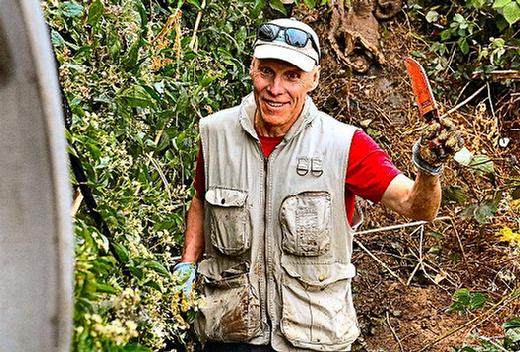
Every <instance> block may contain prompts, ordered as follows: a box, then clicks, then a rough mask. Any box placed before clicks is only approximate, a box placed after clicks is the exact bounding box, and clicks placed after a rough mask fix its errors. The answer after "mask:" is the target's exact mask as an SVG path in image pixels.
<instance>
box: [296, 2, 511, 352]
mask: <svg viewBox="0 0 520 352" xmlns="http://www.w3.org/2000/svg"><path fill="white" fill-rule="evenodd" d="M330 12H331V11H330V9H329V10H322V12H321V13H319V12H318V11H316V10H314V11H313V12H309V11H305V12H303V13H298V14H297V15H298V17H300V18H304V20H305V21H307V22H312V25H313V26H314V28H317V31H318V33H319V34H320V37H321V38H322V47H323V48H324V50H323V51H324V54H325V55H324V58H323V60H322V76H321V83H320V87H319V88H318V89H317V91H316V92H314V94H313V98H314V100H315V102H316V103H317V105H318V106H319V107H320V108H321V109H323V110H324V111H326V112H328V113H329V114H331V115H332V116H335V117H336V118H338V119H340V120H342V121H345V122H348V123H351V124H353V125H356V126H359V127H362V128H363V129H364V130H365V131H367V132H368V133H369V134H370V135H371V136H372V137H373V138H374V139H375V140H376V141H377V142H378V143H379V144H380V145H381V146H383V147H384V148H385V149H386V150H387V151H388V152H389V154H390V155H391V156H392V159H393V160H394V162H395V163H396V165H397V166H398V167H399V168H400V169H401V170H402V171H403V172H404V173H405V174H406V175H408V176H414V172H415V171H414V169H413V167H412V164H411V162H410V150H411V146H412V144H413V142H414V141H415V140H416V139H417V137H418V134H419V131H420V129H421V127H422V126H423V121H421V120H420V118H419V114H418V111H417V109H416V107H414V103H413V96H412V92H411V88H410V85H409V83H408V77H407V76H406V72H405V67H404V64H403V60H404V58H405V57H406V56H408V55H410V54H411V53H412V52H418V51H422V52H426V51H427V47H426V44H425V43H424V42H423V41H421V40H420V37H418V36H417V35H416V34H415V33H414V32H413V30H412V28H411V27H410V25H409V22H408V20H407V16H406V13H405V12H404V11H401V12H400V14H399V15H398V17H397V18H395V19H394V20H392V21H390V22H386V23H384V24H383V25H382V28H381V30H380V31H381V42H382V48H381V52H382V54H383V55H384V59H385V64H384V65H377V64H375V65H374V64H372V65H371V66H370V67H369V68H368V69H367V70H366V72H365V73H364V74H355V73H353V70H352V69H351V68H349V67H348V66H346V65H345V61H344V60H342V59H341V56H338V55H337V54H336V52H337V48H335V45H336V44H335V43H334V41H331V40H330V39H329V40H328V41H327V40H325V39H324V38H327V36H328V37H329V38H330V32H329V28H330V16H335V15H334V13H333V14H332V15H331V13H330ZM331 43H332V46H331ZM376 61H377V60H376ZM354 71H355V70H354ZM444 74H445V75H446V76H449V74H450V72H449V71H448V70H447V71H446V72H445V73H444ZM479 84H480V86H479ZM459 91H460V94H459V96H458V97H457V99H456V103H455V104H453V103H450V102H449V100H447V99H439V105H440V108H441V113H446V112H449V116H450V118H451V119H453V120H454V121H455V122H456V123H457V124H458V126H460V128H461V130H462V133H463V136H464V139H465V141H466V147H467V148H468V149H469V150H470V151H472V152H473V153H475V154H485V155H487V156H488V157H489V158H490V159H491V160H492V161H493V163H494V175H495V176H494V177H493V179H489V178H488V177H484V176H482V175H481V174H479V173H477V172H474V171H471V170H469V169H468V168H465V167H463V166H461V165H459V164H457V163H456V162H454V161H450V162H449V164H448V166H447V167H446V169H445V171H444V173H443V175H442V182H443V185H444V187H445V188H446V190H445V192H444V193H445V196H444V198H443V207H442V209H441V214H439V215H440V216H442V217H443V220H442V221H436V222H434V223H431V224H427V225H424V226H423V225H420V226H412V227H406V228H402V229H397V230H393V231H378V232H371V233H364V234H360V235H358V236H357V237H356V240H357V241H358V242H359V243H360V244H361V246H360V245H357V246H356V250H355V253H354V264H355V265H356V267H357V270H358V276H357V277H356V279H355V280H354V285H353V290H354V294H355V304H356V307H357V311H358V319H359V321H360V324H361V328H362V336H363V338H362V339H361V340H360V341H359V343H357V344H356V346H355V347H354V350H355V351H400V352H402V351H451V350H452V349H451V348H452V347H460V346H461V345H462V343H463V342H471V341H473V340H474V336H477V335H478V336H480V337H482V338H486V337H493V338H496V337H500V336H501V335H502V334H503V330H502V324H503V323H504V321H506V320H507V319H508V318H512V317H514V316H519V315H520V301H519V299H518V298H516V299H515V298H513V297H511V296H510V293H511V292H512V291H513V290H514V289H516V288H518V282H519V278H520V248H519V247H515V246H514V245H513V244H511V243H508V242H503V241H502V242H501V241H500V238H499V237H498V236H497V233H498V232H499V231H500V230H501V229H504V228H506V227H509V228H518V226H519V225H518V223H519V222H520V218H519V213H520V207H519V205H518V204H517V203H518V202H516V203H515V202H513V200H512V199H511V197H510V195H509V193H507V192H506V193H504V194H507V195H505V196H504V197H503V198H502V199H501V200H500V202H499V204H498V210H497V212H496V213H495V215H494V216H493V217H490V219H489V222H488V223H479V222H477V221H475V218H473V217H471V209H470V210H468V207H470V206H471V205H472V204H473V205H475V204H477V205H478V204H483V203H485V202H486V201H487V200H488V199H489V197H492V196H493V195H496V194H497V190H499V191H502V190H504V189H505V188H507V187H508V184H509V183H508V182H510V181H511V180H513V179H514V178H515V179H516V180H518V177H519V170H520V165H519V161H518V160H519V157H520V154H519V152H520V142H519V138H518V136H519V130H518V129H519V127H520V126H519V125H520V116H519V111H520V93H515V92H513V93H511V92H508V93H500V94H494V93H492V92H491V89H490V86H489V84H487V85H486V84H485V83H484V85H483V88H482V81H479V82H472V81H469V82H467V84H466V85H465V86H463V87H461V88H460V90H459ZM475 92H478V93H475ZM450 109H451V110H450ZM504 138H507V139H504ZM504 141H506V142H507V145H506V146H505V147H504V144H505V142H504ZM499 145H502V146H503V147H500V146H499ZM462 196H464V201H462V200H461V199H457V197H459V198H460V197H462ZM364 208H365V216H366V220H365V224H364V226H363V228H362V229H361V230H366V229H374V228H381V227H384V226H389V225H396V224H403V223H407V222H408V220H407V219H405V218H403V217H400V216H398V215H396V214H395V213H392V212H391V211H388V210H386V209H384V208H383V207H381V206H379V205H376V206H373V205H369V204H366V203H364ZM473 211H475V209H473ZM398 278H399V279H398ZM460 288H468V289H469V290H470V291H471V292H481V293H483V294H485V295H486V296H487V297H488V302H487V303H486V305H485V306H484V307H483V308H482V309H478V310H475V311H468V312H466V313H465V314H458V313H456V312H453V311H450V309H449V307H450V304H451V303H452V295H453V293H454V292H455V291H456V290H457V289H460Z"/></svg>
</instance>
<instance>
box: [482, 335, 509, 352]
mask: <svg viewBox="0 0 520 352" xmlns="http://www.w3.org/2000/svg"><path fill="white" fill-rule="evenodd" d="M479 339H481V340H484V341H487V342H489V343H490V344H492V345H493V346H494V347H496V348H498V349H499V350H500V351H504V352H509V351H508V350H506V349H505V348H504V347H502V346H500V345H499V344H498V343H496V342H494V341H493V340H492V339H490V338H488V337H485V336H479Z"/></svg>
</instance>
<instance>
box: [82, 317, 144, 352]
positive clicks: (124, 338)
mask: <svg viewBox="0 0 520 352" xmlns="http://www.w3.org/2000/svg"><path fill="white" fill-rule="evenodd" d="M93 332H97V333H98V334H99V335H101V336H102V337H104V338H106V339H108V340H111V341H113V342H114V343H115V344H116V345H118V346H124V345H126V344H127V343H128V342H129V341H130V339H131V338H133V337H137V336H138V334H137V324H136V323H135V322H134V321H132V320H127V321H125V322H124V323H123V322H122V321H121V320H119V319H115V320H113V321H112V322H111V323H110V324H107V325H104V324H102V323H97V324H95V325H94V327H93ZM93 332H92V333H93Z"/></svg>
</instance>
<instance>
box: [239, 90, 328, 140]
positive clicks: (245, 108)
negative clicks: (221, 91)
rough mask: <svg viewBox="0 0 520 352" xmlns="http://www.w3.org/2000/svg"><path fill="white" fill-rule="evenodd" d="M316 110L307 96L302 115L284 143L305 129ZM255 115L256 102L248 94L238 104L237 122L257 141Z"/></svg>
mask: <svg viewBox="0 0 520 352" xmlns="http://www.w3.org/2000/svg"><path fill="white" fill-rule="evenodd" d="M317 112H318V108H317V107H316V105H314V103H313V102H312V99H311V97H309V96H308V95H307V96H306V97H305V104H304V106H303V110H302V113H301V114H300V116H299V117H298V119H297V120H296V121H295V122H294V124H293V125H292V126H291V128H290V129H289V131H287V133H286V134H285V136H284V141H286V142H287V141H289V140H291V139H292V138H293V137H295V136H297V135H298V134H299V133H300V132H301V131H303V129H304V128H306V127H307V126H308V125H309V124H310V123H311V122H312V120H314V119H315V118H316V116H317ZM255 113H256V102H255V96H254V93H253V92H251V93H249V94H248V95H247V96H246V97H245V98H244V99H243V100H242V103H241V104H240V117H239V122H240V125H241V126H242V128H243V129H244V130H245V131H246V132H247V133H249V134H250V135H251V136H252V137H253V138H254V139H256V140H258V133H257V132H256V130H255Z"/></svg>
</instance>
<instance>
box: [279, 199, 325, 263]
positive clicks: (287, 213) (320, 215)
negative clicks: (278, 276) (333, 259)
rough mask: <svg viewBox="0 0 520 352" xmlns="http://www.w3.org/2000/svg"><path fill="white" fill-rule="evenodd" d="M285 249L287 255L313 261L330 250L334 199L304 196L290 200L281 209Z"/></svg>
mask: <svg viewBox="0 0 520 352" xmlns="http://www.w3.org/2000/svg"><path fill="white" fill-rule="evenodd" d="M279 214H280V224H281V227H282V248H283V250H284V251H285V252H286V253H288V254H293V255H297V256H305V257H313V256H319V255H322V254H324V253H326V252H328V250H329V247H330V234H329V232H330V216H331V215H330V214H331V196H330V194H329V193H328V192H303V193H299V194H296V195H290V196H287V197H286V198H285V199H284V200H283V201H282V205H281V206H280V213H279Z"/></svg>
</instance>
